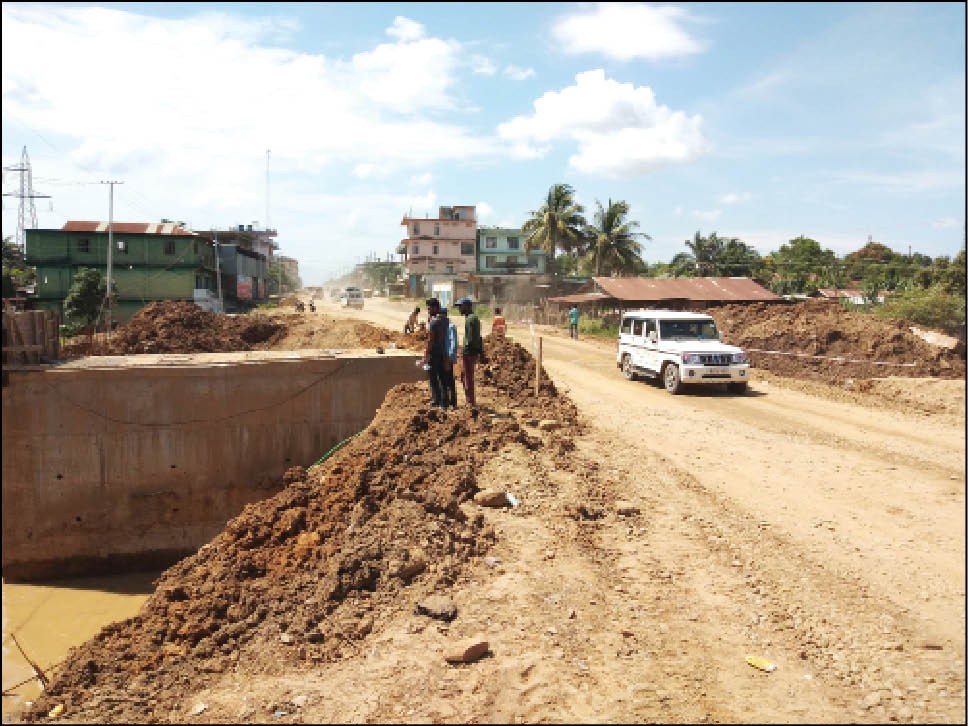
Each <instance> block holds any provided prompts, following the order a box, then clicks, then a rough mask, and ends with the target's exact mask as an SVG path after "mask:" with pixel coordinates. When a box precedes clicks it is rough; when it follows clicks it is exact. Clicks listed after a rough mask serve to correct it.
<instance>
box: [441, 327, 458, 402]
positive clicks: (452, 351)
mask: <svg viewBox="0 0 968 726" xmlns="http://www.w3.org/2000/svg"><path fill="white" fill-rule="evenodd" d="M440 317H441V318H443V319H444V320H445V321H446V323H447V337H446V339H445V342H444V372H443V376H442V379H443V388H444V393H445V394H446V395H445V396H444V407H445V408H446V407H447V406H450V407H451V408H457V381H456V380H455V379H454V366H455V365H457V326H456V325H454V323H453V321H452V320H451V319H450V318H448V317H447V308H441V309H440Z"/></svg>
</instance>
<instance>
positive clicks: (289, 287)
mask: <svg viewBox="0 0 968 726" xmlns="http://www.w3.org/2000/svg"><path fill="white" fill-rule="evenodd" d="M266 287H267V288H268V290H269V294H270V295H280V294H282V293H286V292H292V291H293V290H295V289H296V282H295V280H293V279H292V278H291V277H290V276H289V273H288V272H286V268H285V267H283V266H282V264H280V263H279V262H276V261H272V262H270V263H269V264H268V267H267V269H266Z"/></svg>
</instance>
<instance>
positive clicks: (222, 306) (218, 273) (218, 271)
mask: <svg viewBox="0 0 968 726" xmlns="http://www.w3.org/2000/svg"><path fill="white" fill-rule="evenodd" d="M218 258H219V254H218V231H215V278H216V282H217V283H218V311H219V312H220V313H224V312H225V303H224V302H223V300H222V268H221V267H220V266H219V259H218Z"/></svg>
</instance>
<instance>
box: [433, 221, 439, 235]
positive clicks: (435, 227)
mask: <svg viewBox="0 0 968 726" xmlns="http://www.w3.org/2000/svg"><path fill="white" fill-rule="evenodd" d="M434 237H440V225H439V224H435V225H434Z"/></svg>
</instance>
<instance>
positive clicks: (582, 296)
mask: <svg viewBox="0 0 968 726" xmlns="http://www.w3.org/2000/svg"><path fill="white" fill-rule="evenodd" d="M614 299H615V298H613V297H612V296H611V295H606V294H605V293H603V292H576V293H575V294H574V295H558V296H557V297H549V298H548V302H553V303H585V302H594V301H595V300H610V301H611V300H614Z"/></svg>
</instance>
